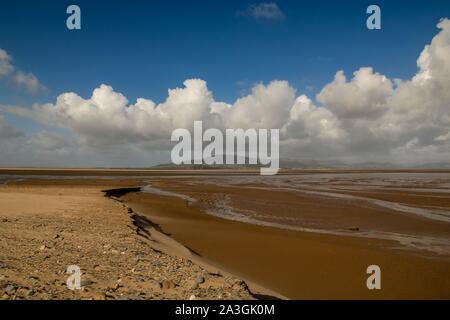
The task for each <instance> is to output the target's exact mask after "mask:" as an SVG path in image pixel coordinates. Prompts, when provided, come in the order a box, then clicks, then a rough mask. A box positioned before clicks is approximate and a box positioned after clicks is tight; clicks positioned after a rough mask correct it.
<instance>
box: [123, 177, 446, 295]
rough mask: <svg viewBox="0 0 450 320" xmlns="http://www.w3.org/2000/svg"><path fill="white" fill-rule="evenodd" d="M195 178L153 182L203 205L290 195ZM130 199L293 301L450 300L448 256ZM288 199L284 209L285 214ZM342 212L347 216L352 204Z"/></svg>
mask: <svg viewBox="0 0 450 320" xmlns="http://www.w3.org/2000/svg"><path fill="white" fill-rule="evenodd" d="M192 180H193V179H187V180H186V181H182V182H180V180H178V181H176V180H174V179H170V180H161V181H157V182H154V183H153V185H155V186H157V187H158V188H161V189H163V190H171V191H176V192H181V193H184V194H188V195H193V196H194V197H196V198H197V199H203V200H205V199H208V197H211V195H212V194H215V193H216V194H217V193H219V194H222V195H223V194H230V193H233V192H234V193H236V192H237V193H239V194H240V195H241V196H242V195H243V194H244V195H246V197H247V198H248V199H252V200H254V199H259V198H263V199H264V198H265V199H266V200H267V199H269V200H270V199H271V198H270V197H277V196H281V197H286V196H287V195H286V194H282V193H276V192H270V193H268V192H266V193H264V192H263V191H261V190H252V191H249V190H238V191H236V188H234V189H233V190H231V189H230V188H227V187H224V186H221V187H219V186H214V185H208V184H202V183H199V184H195V185H193V184H192V183H191V182H192ZM194 180H195V179H194ZM238 189H239V188H238ZM274 194H275V196H274ZM124 199H125V201H126V203H127V204H128V205H130V206H131V207H132V208H133V209H134V210H136V211H138V212H140V213H143V214H145V215H146V216H147V217H149V219H150V220H152V221H153V222H155V223H157V224H159V225H160V226H161V228H162V230H164V231H165V232H167V233H168V234H170V235H171V236H172V237H173V238H174V239H176V240H178V241H179V242H181V243H182V244H184V245H185V246H187V247H189V248H191V249H192V250H194V251H195V252H197V253H198V254H200V255H201V256H203V257H205V258H207V259H209V260H211V261H214V262H215V263H217V264H218V265H220V266H221V267H223V268H225V269H226V270H229V271H231V272H232V273H234V274H237V275H239V276H241V277H243V278H244V279H248V280H251V281H254V282H256V283H259V284H261V285H263V286H265V287H268V288H270V289H272V290H274V291H276V292H279V293H281V294H282V295H285V296H286V297H288V298H293V299H330V298H331V299H366V298H367V299H421V298H425V299H449V298H450V261H449V259H448V258H446V257H440V256H436V255H433V254H422V253H420V254H419V253H417V252H410V251H407V250H394V249H393V248H395V246H396V245H397V244H396V243H393V242H392V241H385V240H377V239H368V238H356V237H351V236H349V237H341V236H333V235H319V234H314V233H306V232H298V231H288V230H282V229H277V228H270V227H263V226H256V225H251V224H247V223H242V222H236V221H230V220H225V219H222V218H218V217H214V216H211V215H207V214H205V213H204V212H202V210H201V208H202V205H201V204H195V205H188V204H187V203H186V201H185V200H183V199H179V198H174V197H169V196H161V195H155V194H128V195H126V196H125V197H124ZM291 200H292V195H291ZM302 200H304V199H302V198H297V200H296V201H300V202H299V203H302ZM242 201H243V202H245V201H244V200H242ZM282 202H283V201H281V202H280V203H279V205H280V207H279V210H283V209H282V207H281V206H282V204H281V203H282ZM334 205H335V206H336V205H337V204H336V203H334ZM324 209H325V210H324ZM326 209H327V207H324V208H323V209H322V211H320V210H317V211H316V212H315V214H316V215H319V216H320V214H322V215H324V216H325V217H326V216H327V213H328V212H329V210H326ZM328 209H330V208H328ZM347 209H348V208H347ZM272 210H276V208H275V209H274V208H272ZM370 210H375V209H370V208H369V212H368V213H367V216H366V217H368V216H369V215H370V214H371V213H373V212H370ZM342 211H343V213H344V212H345V207H344V208H343V210H342ZM343 213H342V214H343ZM387 217H388V215H387V214H385V216H383V215H381V217H380V223H381V224H383V222H388V223H391V222H392V223H397V224H398V223H402V221H403V222H404V223H405V224H406V225H407V226H406V227H405V228H406V229H407V230H409V231H411V230H414V228H415V229H418V230H422V231H423V232H434V231H436V232H437V233H441V234H446V235H447V236H448V226H447V225H441V224H439V223H435V222H433V221H431V222H429V223H424V222H423V219H422V220H421V221H420V220H419V221H417V219H414V218H410V217H407V218H405V217H403V220H402V219H400V218H399V217H398V216H394V218H392V216H389V217H390V218H391V219H392V221H390V220H389V219H388V218H387ZM344 220H345V219H344ZM364 220H365V219H364V215H363V219H362V221H364ZM345 221H346V222H345V224H344V225H347V226H351V225H352V212H351V211H350V212H349V217H348V218H347V219H346V220H345ZM369 222H370V220H369ZM446 232H447V233H446ZM372 264H376V265H379V266H380V267H381V270H382V289H381V290H368V289H367V286H366V279H367V277H368V275H367V274H366V268H367V267H368V266H369V265H372Z"/></svg>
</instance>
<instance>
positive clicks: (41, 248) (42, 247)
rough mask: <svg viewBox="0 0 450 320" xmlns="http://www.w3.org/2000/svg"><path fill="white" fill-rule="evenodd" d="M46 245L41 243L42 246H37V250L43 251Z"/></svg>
mask: <svg viewBox="0 0 450 320" xmlns="http://www.w3.org/2000/svg"><path fill="white" fill-rule="evenodd" d="M46 248H47V247H46V246H45V244H43V245H42V246H40V247H39V250H41V251H43V250H45V249H46Z"/></svg>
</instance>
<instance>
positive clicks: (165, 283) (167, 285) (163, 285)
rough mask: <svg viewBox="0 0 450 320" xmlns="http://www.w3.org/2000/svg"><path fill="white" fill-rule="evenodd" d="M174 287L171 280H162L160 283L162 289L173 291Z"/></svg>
mask: <svg viewBox="0 0 450 320" xmlns="http://www.w3.org/2000/svg"><path fill="white" fill-rule="evenodd" d="M175 287H176V285H175V283H173V281H171V280H164V281H162V282H161V288H163V289H173V288H175Z"/></svg>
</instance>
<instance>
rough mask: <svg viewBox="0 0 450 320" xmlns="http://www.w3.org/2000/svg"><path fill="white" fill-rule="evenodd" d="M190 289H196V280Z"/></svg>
mask: <svg viewBox="0 0 450 320" xmlns="http://www.w3.org/2000/svg"><path fill="white" fill-rule="evenodd" d="M191 289H192V290H196V289H198V283H197V282H194V284H193V285H192V287H191Z"/></svg>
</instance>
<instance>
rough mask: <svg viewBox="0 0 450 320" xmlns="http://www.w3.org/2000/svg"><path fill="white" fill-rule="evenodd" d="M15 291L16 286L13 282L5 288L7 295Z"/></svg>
mask: <svg viewBox="0 0 450 320" xmlns="http://www.w3.org/2000/svg"><path fill="white" fill-rule="evenodd" d="M16 291H17V286H15V285H13V284H9V285H7V286H6V288H5V292H6V293H7V294H9V295H12V294H14V293H16Z"/></svg>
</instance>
